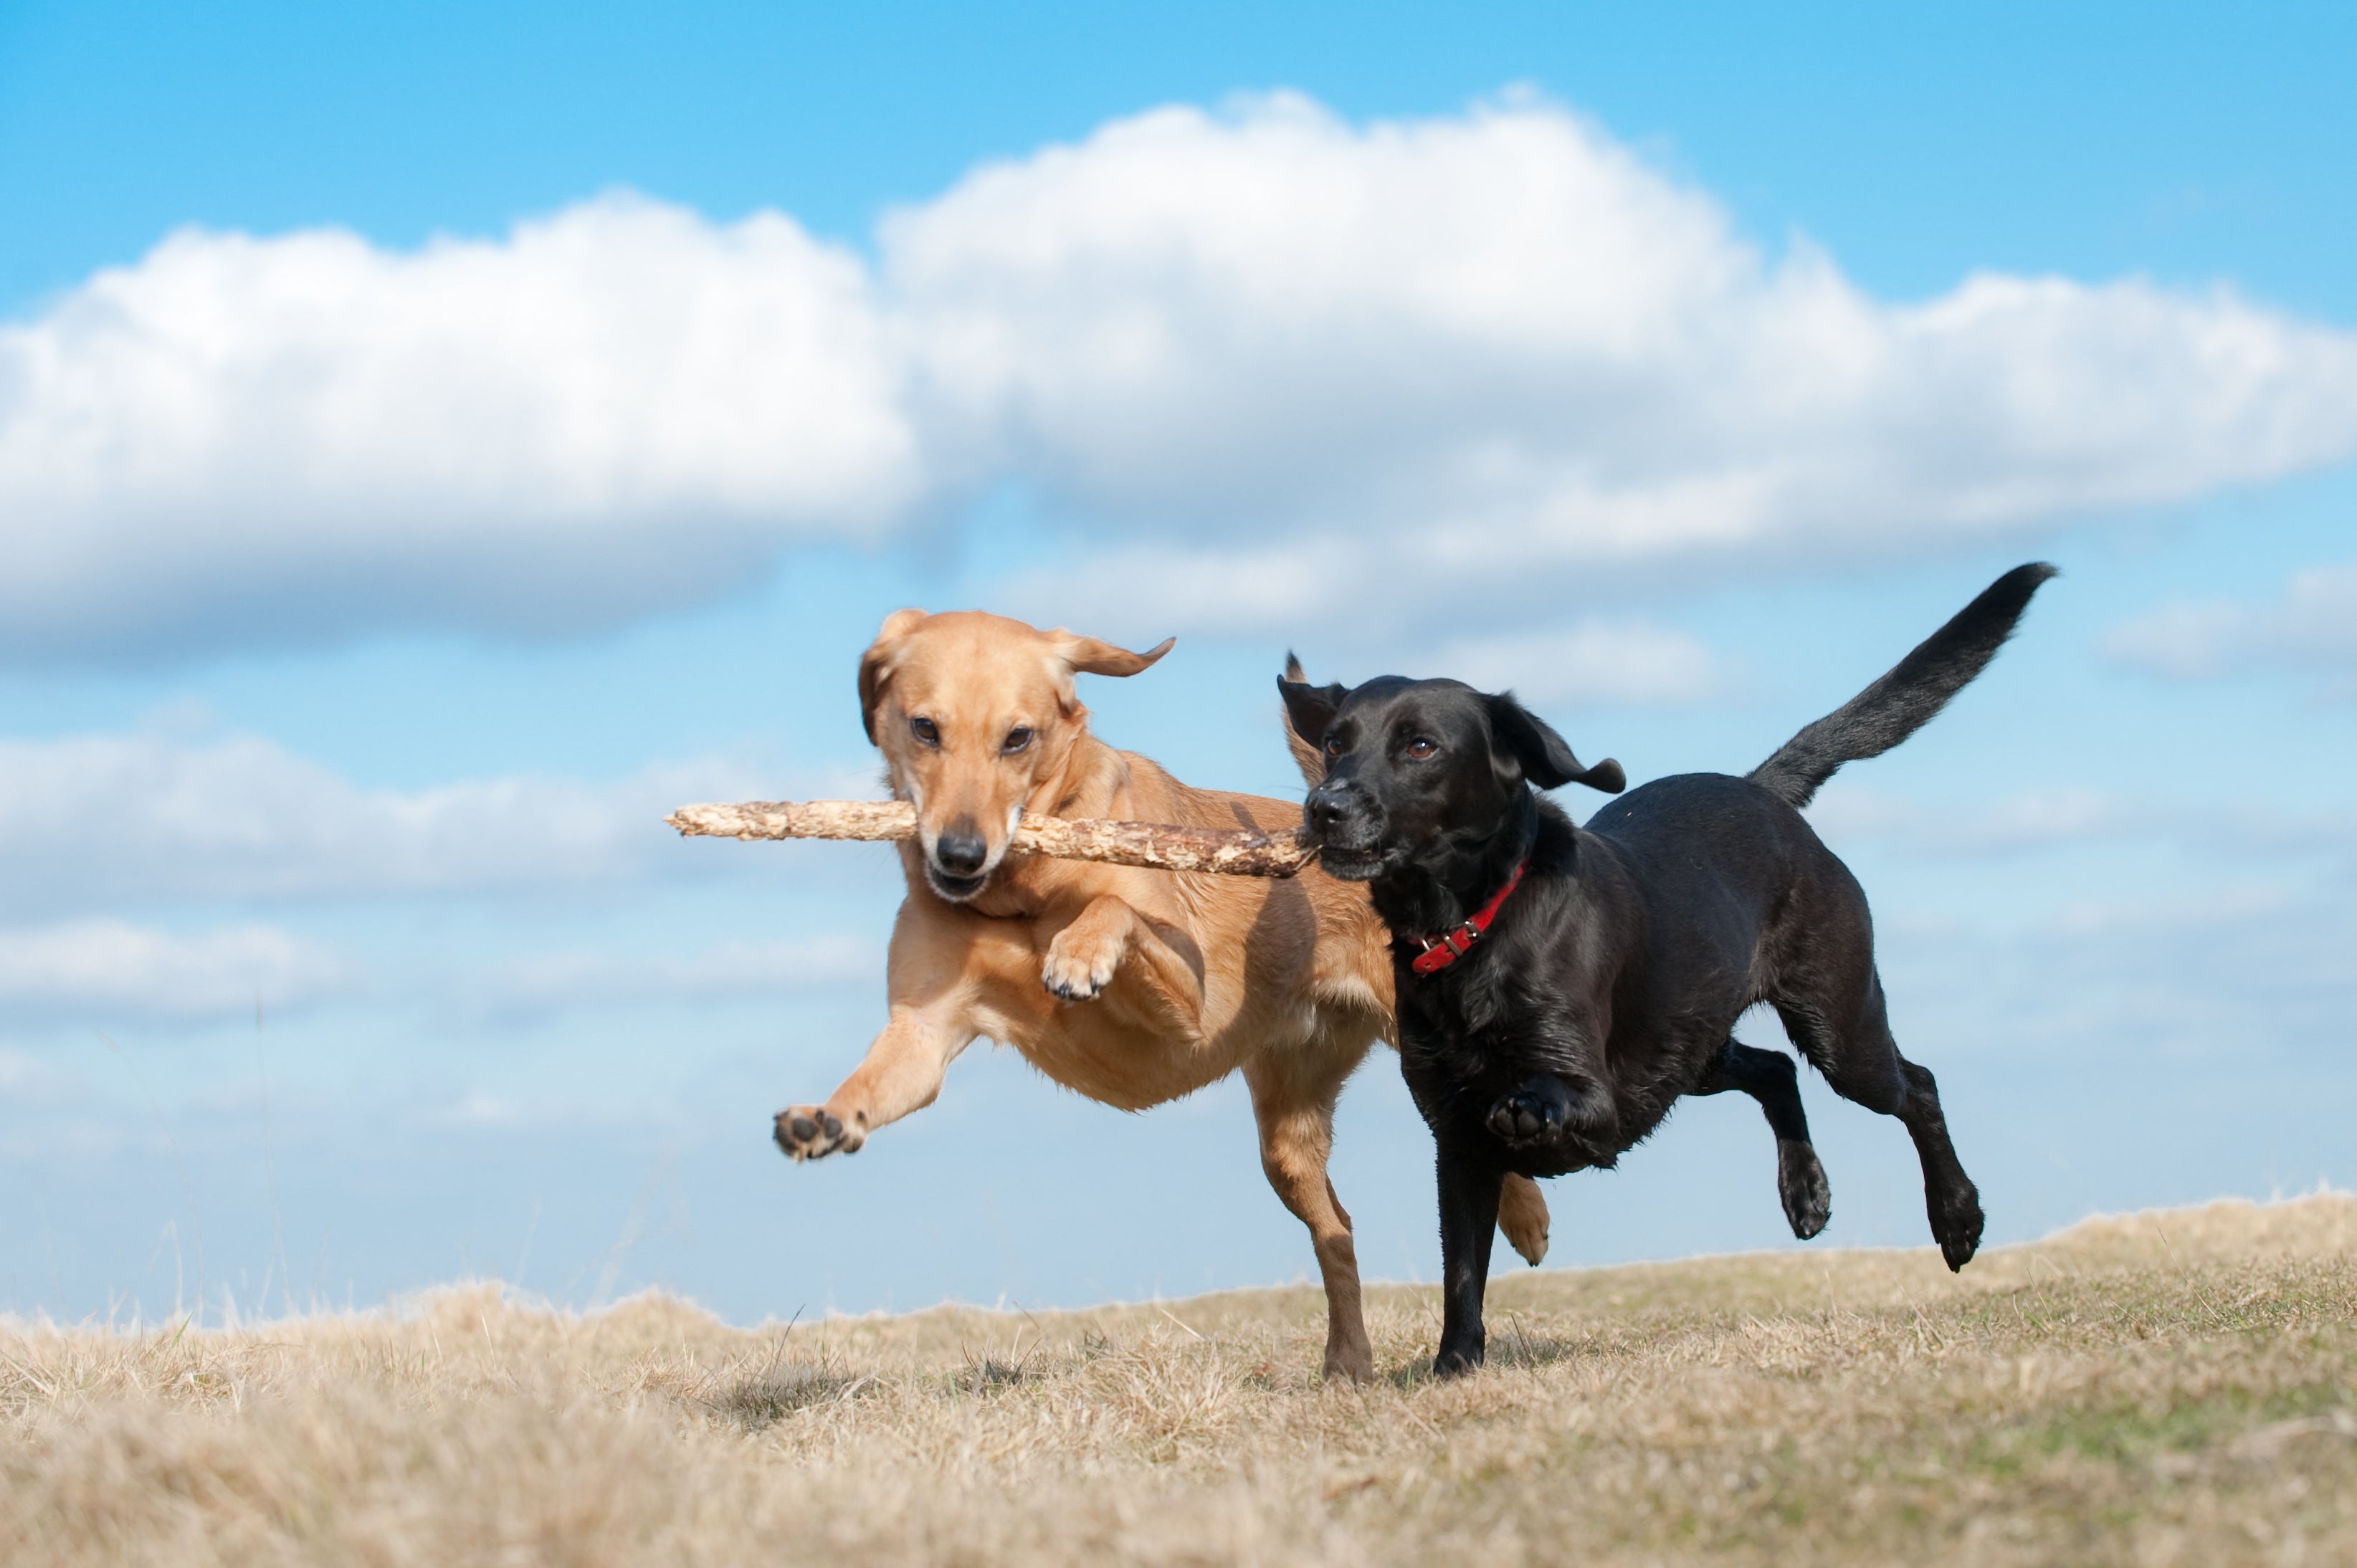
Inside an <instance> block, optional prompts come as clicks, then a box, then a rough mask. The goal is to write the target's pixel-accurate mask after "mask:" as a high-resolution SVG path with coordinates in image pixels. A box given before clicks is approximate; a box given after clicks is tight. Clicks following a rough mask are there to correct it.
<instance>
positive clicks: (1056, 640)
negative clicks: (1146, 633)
mask: <svg viewBox="0 0 2357 1568" xmlns="http://www.w3.org/2000/svg"><path fill="white" fill-rule="evenodd" d="M1178 641H1179V639H1177V638H1175V637H1166V638H1164V639H1162V641H1161V642H1160V643H1159V644H1158V645H1157V646H1155V647H1153V648H1149V649H1147V650H1146V651H1145V652H1143V653H1132V652H1131V651H1130V650H1127V649H1126V648H1115V647H1114V645H1113V644H1112V643H1110V642H1106V641H1104V640H1103V639H1100V638H1094V637H1076V636H1074V635H1073V634H1072V633H1071V632H1069V631H1066V630H1065V629H1064V628H1061V627H1058V628H1056V629H1055V630H1053V631H1051V632H1049V634H1048V650H1049V658H1051V659H1053V660H1055V661H1056V662H1057V664H1058V665H1060V667H1061V669H1060V675H1061V678H1060V680H1059V681H1058V682H1056V686H1057V697H1058V699H1059V700H1060V702H1061V703H1063V706H1064V716H1065V717H1067V718H1071V719H1080V718H1083V717H1086V716H1087V714H1088V709H1086V708H1084V707H1082V705H1081V694H1080V693H1079V691H1078V690H1076V689H1075V688H1074V687H1073V685H1072V677H1073V676H1074V675H1135V674H1136V673H1137V672H1138V671H1141V670H1143V669H1146V667H1147V666H1148V665H1150V664H1152V663H1153V662H1154V661H1155V660H1157V659H1159V658H1161V657H1162V656H1163V655H1164V654H1166V653H1168V652H1169V651H1170V650H1171V649H1172V648H1173V647H1175V646H1176V645H1177V644H1178Z"/></svg>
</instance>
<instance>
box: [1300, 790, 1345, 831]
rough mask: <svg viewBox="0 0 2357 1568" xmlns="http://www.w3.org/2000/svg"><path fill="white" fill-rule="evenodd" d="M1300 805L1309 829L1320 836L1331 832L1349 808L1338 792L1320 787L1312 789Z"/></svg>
mask: <svg viewBox="0 0 2357 1568" xmlns="http://www.w3.org/2000/svg"><path fill="white" fill-rule="evenodd" d="M1302 806H1303V808H1304V810H1305V811H1306V813H1307V814H1308V818H1309V827H1310V831H1311V832H1315V833H1317V834H1318V835H1319V836H1321V837H1322V836H1324V835H1325V834H1327V833H1329V832H1333V830H1334V827H1335V825H1336V824H1337V823H1339V822H1341V820H1342V818H1343V816H1344V815H1345V814H1346V813H1347V811H1348V810H1349V808H1348V807H1347V806H1346V805H1345V804H1344V802H1343V800H1342V799H1341V797H1340V794H1338V793H1336V792H1334V791H1331V790H1328V789H1322V788H1321V789H1312V790H1311V791H1310V792H1309V798H1308V800H1304V801H1303V802H1302Z"/></svg>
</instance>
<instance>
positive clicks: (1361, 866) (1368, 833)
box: [1301, 779, 1390, 882]
mask: <svg viewBox="0 0 2357 1568" xmlns="http://www.w3.org/2000/svg"><path fill="white" fill-rule="evenodd" d="M1301 820H1302V823H1303V825H1304V826H1305V827H1306V828H1308V838H1309V840H1310V841H1311V842H1312V843H1315V844H1317V846H1318V864H1319V865H1323V866H1324V867H1325V868H1326V874H1327V875H1329V876H1339V877H1340V878H1342V879H1343V880H1344V881H1346V882H1364V881H1366V880H1368V879H1369V878H1371V877H1373V876H1376V875H1381V874H1382V873H1383V870H1384V869H1386V863H1387V861H1388V860H1389V858H1390V857H1389V855H1388V854H1386V852H1385V849H1384V845H1383V828H1384V821H1383V811H1382V809H1381V808H1380V807H1379V806H1378V805H1377V804H1376V803H1375V801H1374V800H1372V799H1371V798H1370V797H1369V796H1368V794H1367V792H1366V791H1365V790H1363V789H1360V788H1359V787H1358V785H1357V784H1356V783H1355V782H1353V781H1352V780H1350V779H1327V780H1326V781H1325V782H1324V783H1323V784H1320V785H1318V788H1316V789H1312V790H1311V791H1309V797H1308V800H1304V801H1303V802H1302V803H1301Z"/></svg>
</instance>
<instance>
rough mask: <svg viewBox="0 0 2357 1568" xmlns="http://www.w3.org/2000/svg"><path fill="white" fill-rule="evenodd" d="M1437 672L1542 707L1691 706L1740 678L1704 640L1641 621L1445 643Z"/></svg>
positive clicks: (1577, 625) (1583, 624) (1591, 622)
mask: <svg viewBox="0 0 2357 1568" xmlns="http://www.w3.org/2000/svg"><path fill="white" fill-rule="evenodd" d="M1432 667H1433V668H1434V669H1436V670H1445V671H1448V673H1449V675H1450V676H1451V677H1452V678H1454V679H1456V680H1459V681H1462V682H1465V683H1466V684H1468V685H1469V686H1475V687H1479V688H1480V689H1481V690H1483V691H1489V692H1496V691H1503V690H1505V689H1506V688H1508V687H1512V689H1513V691H1514V693H1515V694H1516V695H1518V696H1519V697H1521V698H1522V700H1523V701H1524V702H1526V703H1533V704H1536V705H1539V706H1555V707H1590V706H1602V705H1609V704H1626V705H1631V706H1643V707H1691V706H1693V705H1694V704H1695V703H1706V702H1709V701H1711V700H1712V699H1714V698H1716V697H1719V696H1723V695H1725V694H1726V693H1727V692H1729V691H1730V690H1732V689H1733V687H1734V685H1735V677H1734V675H1733V673H1732V672H1731V671H1728V670H1727V668H1726V665H1725V662H1724V661H1723V660H1720V659H1719V657H1718V656H1717V654H1715V653H1713V652H1712V651H1711V650H1710V649H1709V648H1707V647H1706V646H1705V645H1704V644H1703V643H1702V642H1701V641H1700V640H1698V639H1695V638H1692V637H1689V636H1687V635H1686V634H1685V633H1684V632H1682V631H1673V630H1671V629H1669V628H1666V627H1658V626H1647V625H1644V624H1642V623H1641V622H1609V621H1595V620H1582V621H1577V622H1574V623H1573V624H1572V625H1570V626H1567V627H1563V628H1557V629H1554V630H1546V631H1534V632H1530V633H1526V634H1523V635H1519V636H1507V637H1481V638H1466V639H1459V640H1458V641H1455V642H1451V643H1448V644H1446V645H1445V646H1444V647H1443V648H1442V649H1441V650H1440V651H1439V652H1437V654H1435V655H1434V656H1433V660H1432Z"/></svg>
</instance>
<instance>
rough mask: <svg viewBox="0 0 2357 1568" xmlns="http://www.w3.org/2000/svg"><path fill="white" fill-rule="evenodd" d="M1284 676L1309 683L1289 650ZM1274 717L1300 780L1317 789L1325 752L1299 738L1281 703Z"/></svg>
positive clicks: (1322, 777) (1322, 778)
mask: <svg viewBox="0 0 2357 1568" xmlns="http://www.w3.org/2000/svg"><path fill="white" fill-rule="evenodd" d="M1285 678H1286V680H1288V681H1290V682H1293V683H1294V684H1295V685H1297V686H1304V685H1308V683H1309V677H1308V675H1307V674H1305V673H1303V672H1302V669H1301V660H1300V659H1299V658H1298V657H1297V655H1295V654H1294V653H1293V652H1292V651H1291V650H1286V655H1285ZM1276 717H1277V722H1278V723H1280V724H1282V725H1285V744H1286V747H1287V749H1289V750H1290V751H1291V752H1292V753H1293V765H1294V766H1295V767H1296V768H1300V769H1301V778H1302V781H1303V782H1304V783H1306V784H1308V786H1309V787H1310V788H1311V789H1317V788H1318V786H1319V785H1320V784H1323V783H1324V782H1326V754H1325V753H1324V752H1322V751H1320V750H1318V748H1317V747H1316V746H1312V745H1310V744H1309V742H1308V741H1306V740H1304V739H1302V738H1301V732H1300V731H1299V730H1297V729H1295V728H1294V727H1293V715H1292V714H1289V713H1287V712H1286V707H1285V704H1284V703H1277V705H1276Z"/></svg>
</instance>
